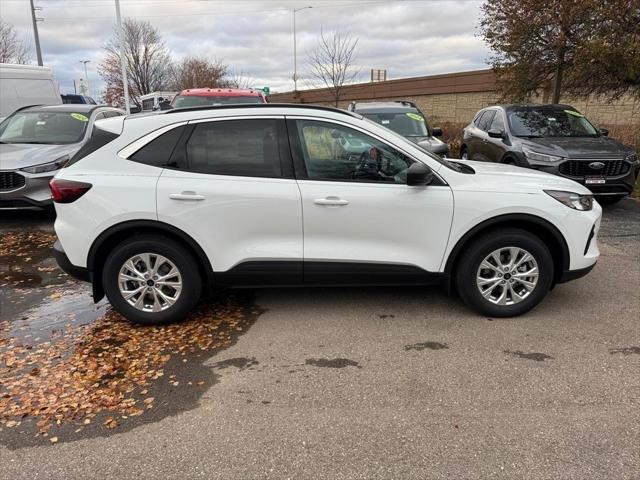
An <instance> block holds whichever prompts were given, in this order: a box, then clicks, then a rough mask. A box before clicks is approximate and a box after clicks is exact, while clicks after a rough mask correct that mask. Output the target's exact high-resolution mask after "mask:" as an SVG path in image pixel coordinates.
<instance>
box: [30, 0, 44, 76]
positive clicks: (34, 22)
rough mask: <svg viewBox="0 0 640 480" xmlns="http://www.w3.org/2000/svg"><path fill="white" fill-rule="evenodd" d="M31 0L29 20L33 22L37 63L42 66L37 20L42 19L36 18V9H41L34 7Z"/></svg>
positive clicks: (40, 8)
mask: <svg viewBox="0 0 640 480" xmlns="http://www.w3.org/2000/svg"><path fill="white" fill-rule="evenodd" d="M29 1H30V2H31V21H32V22H33V37H34V40H35V44H36V56H37V57H38V65H40V66H42V52H41V51H40V35H38V22H39V21H42V19H41V18H36V10H42V7H36V6H34V5H33V0H29Z"/></svg>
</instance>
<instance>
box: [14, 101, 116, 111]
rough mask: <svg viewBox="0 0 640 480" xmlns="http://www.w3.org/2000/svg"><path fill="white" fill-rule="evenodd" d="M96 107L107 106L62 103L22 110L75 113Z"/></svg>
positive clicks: (104, 106)
mask: <svg viewBox="0 0 640 480" xmlns="http://www.w3.org/2000/svg"><path fill="white" fill-rule="evenodd" d="M96 108H109V109H113V110H116V109H114V108H113V107H109V106H107V105H93V104H88V103H63V104H61V105H33V106H31V107H26V108H23V109H22V110H21V111H22V112H63V113H64V112H71V113H73V112H76V113H80V112H82V113H90V112H92V111H94V110H95V109H96Z"/></svg>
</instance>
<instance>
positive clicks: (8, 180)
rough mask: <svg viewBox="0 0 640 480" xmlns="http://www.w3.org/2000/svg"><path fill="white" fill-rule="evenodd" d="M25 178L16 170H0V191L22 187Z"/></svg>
mask: <svg viewBox="0 0 640 480" xmlns="http://www.w3.org/2000/svg"><path fill="white" fill-rule="evenodd" d="M24 183H25V178H24V177H23V176H22V175H20V174H18V173H16V172H0V192H1V191H3V190H15V189H17V188H20V187H24Z"/></svg>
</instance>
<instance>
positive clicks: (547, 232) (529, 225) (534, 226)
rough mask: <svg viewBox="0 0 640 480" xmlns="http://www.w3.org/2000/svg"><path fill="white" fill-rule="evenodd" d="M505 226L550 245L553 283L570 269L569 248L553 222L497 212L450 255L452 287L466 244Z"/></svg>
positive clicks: (531, 216)
mask: <svg viewBox="0 0 640 480" xmlns="http://www.w3.org/2000/svg"><path fill="white" fill-rule="evenodd" d="M502 227H509V228H520V229H522V230H524V231H527V232H529V233H531V234H532V235H536V236H537V237H538V238H540V239H541V240H542V241H543V242H544V243H545V245H547V247H548V248H549V251H550V253H551V256H552V258H553V266H554V284H555V283H557V282H558V280H559V279H560V277H561V276H562V272H564V271H566V270H569V263H570V260H571V258H570V253H569V247H568V245H567V242H566V240H565V238H564V236H563V235H562V233H560V231H559V230H558V229H557V228H556V227H555V226H554V225H553V224H552V223H551V222H549V221H548V220H545V219H544V218H541V217H538V216H536V215H531V214H526V213H513V214H505V215H498V216H497V217H493V218H489V219H487V220H485V221H483V222H481V223H479V224H478V225H476V226H474V227H473V228H472V229H471V230H469V231H468V232H467V233H465V234H464V235H463V236H462V237H461V238H460V239H459V240H458V241H457V243H456V245H455V246H454V247H453V249H452V250H451V253H449V256H448V257H447V261H446V263H445V268H444V271H445V273H446V274H447V278H449V285H448V287H449V288H451V286H452V285H451V279H452V278H453V272H454V271H455V269H456V267H457V264H456V262H457V261H458V259H459V258H460V254H461V253H462V251H463V250H464V247H465V246H466V245H469V244H470V243H471V242H472V241H473V240H475V239H476V238H478V237H479V236H480V235H483V234H485V233H487V232H490V231H491V230H497V229H499V228H502Z"/></svg>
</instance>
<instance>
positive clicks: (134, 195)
mask: <svg viewBox="0 0 640 480" xmlns="http://www.w3.org/2000/svg"><path fill="white" fill-rule="evenodd" d="M104 160H105V161H107V159H104ZM108 160H110V162H109V163H110V165H109V166H110V168H109V169H103V171H93V172H91V171H87V170H86V169H85V168H84V161H80V162H78V163H77V164H74V165H72V166H71V167H69V168H64V169H62V170H61V171H60V173H58V174H57V175H56V178H64V179H66V180H75V181H78V182H88V183H90V184H91V185H92V187H91V189H90V190H89V191H88V192H87V193H85V194H84V195H83V196H82V197H80V198H79V199H78V200H76V201H75V202H73V203H68V204H60V203H56V204H54V205H55V209H56V212H57V214H58V215H57V218H56V222H55V230H56V234H57V235H58V238H59V239H60V242H61V243H62V246H63V247H64V250H65V252H67V256H68V257H69V260H70V261H71V263H72V264H73V265H75V266H77V267H86V266H87V257H88V255H89V249H90V248H91V245H92V244H93V242H94V240H95V239H96V238H97V237H98V235H100V234H101V233H102V232H104V231H105V230H107V229H108V228H109V227H111V226H113V225H117V224H119V223H122V222H126V221H128V220H157V218H158V217H157V214H156V198H155V187H156V183H157V181H158V177H159V176H160V173H161V172H162V169H161V168H158V167H152V166H148V165H142V164H140V163H135V162H130V161H128V160H124V159H122V158H120V157H118V156H117V155H113V156H112V158H109V159H108Z"/></svg>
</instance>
